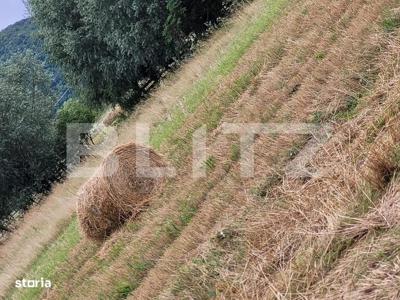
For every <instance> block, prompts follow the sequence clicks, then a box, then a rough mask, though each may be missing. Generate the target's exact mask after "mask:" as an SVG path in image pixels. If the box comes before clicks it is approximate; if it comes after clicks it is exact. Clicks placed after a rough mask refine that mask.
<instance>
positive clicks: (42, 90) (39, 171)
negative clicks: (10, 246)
mask: <svg viewBox="0 0 400 300" xmlns="http://www.w3.org/2000/svg"><path fill="white" fill-rule="evenodd" d="M0 90H1V91H2V92H1V93H0V220H2V219H3V218H4V217H6V216H7V215H9V214H10V213H11V212H12V211H15V210H19V209H22V208H24V207H26V206H27V205H29V203H31V201H32V199H33V198H32V197H33V195H34V194H35V193H41V192H43V191H45V190H47V189H48V188H49V187H50V184H51V182H52V181H53V180H54V179H55V178H54V177H55V174H56V173H57V172H56V166H57V161H58V157H57V155H56V153H55V143H56V131H55V128H54V123H53V118H52V105H53V103H54V100H55V99H54V97H53V96H52V94H51V79H50V77H49V75H48V74H47V73H46V72H45V71H44V68H43V66H42V65H41V64H40V63H39V62H38V61H37V60H36V58H35V57H34V55H33V54H32V52H27V53H26V54H25V55H24V54H18V55H16V56H14V57H12V58H11V59H10V60H9V61H7V62H6V63H4V64H2V65H0Z"/></svg>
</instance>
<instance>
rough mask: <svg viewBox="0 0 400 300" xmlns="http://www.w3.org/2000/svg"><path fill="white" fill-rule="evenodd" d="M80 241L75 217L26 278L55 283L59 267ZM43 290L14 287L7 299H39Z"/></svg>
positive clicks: (39, 257) (36, 262)
mask: <svg viewBox="0 0 400 300" xmlns="http://www.w3.org/2000/svg"><path fill="white" fill-rule="evenodd" d="M79 241H80V235H79V230H78V222H77V219H76V217H74V218H73V220H72V222H71V223H69V224H68V225H67V227H66V228H65V230H63V231H62V234H61V235H60V236H59V237H58V238H57V239H56V240H55V241H54V242H53V243H52V244H51V245H50V246H49V247H48V248H46V249H45V250H44V251H43V252H42V253H41V254H40V255H39V256H38V257H37V258H36V260H35V261H34V262H33V264H32V265H31V267H30V268H29V270H30V271H29V272H28V273H27V274H25V275H24V278H25V279H28V280H33V279H37V280H40V279H41V278H43V279H45V280H51V281H52V282H53V283H54V282H55V281H56V280H55V277H56V276H57V274H56V270H57V267H58V266H60V265H61V264H62V263H64V262H66V261H67V259H68V255H69V253H70V251H71V250H72V249H73V248H74V247H75V246H76V245H77V244H78V243H79ZM42 292H43V289H42V288H23V289H17V288H13V289H12V290H10V293H9V296H8V297H7V299H18V300H19V299H24V300H25V299H26V300H28V299H29V300H30V299H37V298H40V296H41V294H42Z"/></svg>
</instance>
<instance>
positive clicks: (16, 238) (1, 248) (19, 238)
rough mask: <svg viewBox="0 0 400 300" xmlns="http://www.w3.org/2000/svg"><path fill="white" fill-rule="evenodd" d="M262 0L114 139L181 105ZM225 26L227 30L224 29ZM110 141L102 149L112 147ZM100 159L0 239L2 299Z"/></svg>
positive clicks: (59, 225) (129, 136) (63, 218)
mask: <svg viewBox="0 0 400 300" xmlns="http://www.w3.org/2000/svg"><path fill="white" fill-rule="evenodd" d="M260 3H262V1H255V2H254V3H253V4H251V5H249V6H248V7H246V8H245V9H244V10H243V11H242V12H241V13H240V15H238V16H236V17H235V18H234V19H233V20H232V21H231V22H230V24H229V26H227V27H226V28H222V29H221V30H219V31H217V32H215V33H214V34H213V37H212V38H210V39H209V40H208V41H207V42H206V43H204V45H202V47H200V49H199V51H198V54H197V55H196V56H195V57H194V58H193V59H191V60H189V61H187V62H186V63H185V64H184V65H183V66H182V67H181V69H180V70H179V71H178V72H176V73H175V74H171V75H170V76H169V77H168V78H167V79H165V80H164V82H163V83H162V84H161V86H160V87H159V88H158V89H157V90H156V91H155V92H154V93H153V95H152V96H151V97H150V98H149V99H148V100H147V101H146V102H144V103H143V104H140V105H139V106H138V107H137V109H136V111H135V112H134V113H133V115H132V116H131V118H130V119H129V120H128V121H127V122H126V123H125V124H124V125H123V126H121V128H119V130H118V141H117V144H123V143H127V142H128V141H132V140H134V138H135V137H134V134H135V127H136V124H137V123H147V124H150V125H154V124H156V123H157V122H159V121H161V120H165V119H166V118H168V116H169V111H171V107H174V106H175V105H179V102H180V101H181V99H182V96H183V94H184V93H185V91H186V90H187V88H188V87H190V86H191V85H192V84H193V83H194V82H195V81H196V80H198V79H199V78H201V77H202V76H203V75H204V74H205V73H206V72H207V71H209V70H210V68H211V67H212V66H213V64H212V63H210V62H215V61H217V60H218V57H220V56H221V54H223V52H224V51H226V49H227V48H228V46H229V45H230V42H231V40H232V37H233V36H234V35H235V34H236V33H237V32H238V31H240V30H241V29H242V25H243V24H244V23H245V22H248V20H249V19H251V18H252V16H253V15H254V12H255V11H257V9H258V8H259V5H260ZM228 29H229V30H228ZM111 146H112V145H110V146H109V147H106V148H104V149H103V151H104V152H107V151H109V150H111V148H112V147H111ZM100 162H101V159H100V158H92V159H91V160H90V161H88V162H87V163H85V164H84V165H82V166H80V167H78V168H77V169H76V170H75V171H74V172H73V173H72V174H71V176H70V177H69V178H68V179H67V180H66V181H65V182H64V183H62V184H57V185H55V186H54V188H53V191H52V192H51V194H50V195H49V196H47V197H46V198H45V199H44V200H43V201H42V203H41V205H40V206H37V207H35V208H33V209H32V210H31V211H30V212H28V213H27V214H26V215H25V216H24V218H23V220H22V221H21V223H20V224H19V225H18V228H17V229H16V230H15V231H14V232H13V233H12V234H11V235H10V236H9V237H8V239H6V240H5V241H4V242H2V243H1V244H0V298H1V297H4V294H5V292H6V290H7V289H8V288H9V287H10V286H12V285H13V283H14V281H15V280H16V279H17V278H18V277H19V276H21V275H22V274H23V273H24V271H25V270H26V269H27V268H28V267H29V265H30V264H32V262H33V261H34V260H35V258H36V257H37V256H38V255H39V254H40V252H41V251H42V250H43V249H44V247H46V245H48V244H49V243H51V241H52V240H54V239H55V238H56V237H57V236H58V235H59V233H60V231H62V229H63V226H64V225H65V224H67V223H68V222H69V220H70V218H71V217H72V215H73V213H74V211H75V205H76V194H77V191H78V190H79V188H80V187H81V186H82V184H84V183H85V181H86V180H87V166H88V165H90V167H91V168H93V169H92V170H94V169H95V168H96V167H97V166H98V165H99V164H100Z"/></svg>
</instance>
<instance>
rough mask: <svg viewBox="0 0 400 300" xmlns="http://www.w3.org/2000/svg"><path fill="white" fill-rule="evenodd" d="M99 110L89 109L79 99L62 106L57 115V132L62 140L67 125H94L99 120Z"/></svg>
mask: <svg viewBox="0 0 400 300" xmlns="http://www.w3.org/2000/svg"><path fill="white" fill-rule="evenodd" d="M100 113H101V110H100V109H98V108H94V107H90V106H89V105H87V104H85V103H84V102H82V101H80V100H79V99H72V100H70V101H68V102H67V103H65V104H64V106H63V107H62V108H61V109H60V110H59V111H58V115H57V124H56V128H57V132H58V135H59V137H62V138H64V137H65V134H66V130H67V125H68V124H72V123H88V124H90V123H94V122H96V120H97V119H98V118H99V116H100Z"/></svg>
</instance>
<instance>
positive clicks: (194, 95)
mask: <svg viewBox="0 0 400 300" xmlns="http://www.w3.org/2000/svg"><path fill="white" fill-rule="evenodd" d="M288 2H289V0H266V1H265V9H264V11H263V12H262V13H261V14H260V15H259V16H257V17H256V18H255V20H254V21H252V23H251V24H249V25H248V26H246V27H245V28H244V29H243V31H241V32H240V33H239V34H238V35H237V36H236V37H235V39H234V40H233V42H232V44H231V46H230V49H229V50H228V52H227V53H226V54H225V55H223V56H222V57H221V59H220V60H219V61H218V62H217V64H216V66H215V67H214V68H212V69H211V70H210V71H209V72H208V74H207V75H206V76H205V77H204V78H203V79H201V80H200V81H198V82H197V83H196V84H195V85H194V86H193V88H191V89H190V90H189V91H187V93H186V94H185V95H184V97H183V100H184V101H183V102H184V105H185V106H186V109H185V110H186V111H187V112H189V113H193V112H194V111H195V110H196V109H197V107H198V106H199V105H200V104H201V103H202V102H203V101H204V100H205V99H206V98H207V97H208V95H210V94H211V92H212V91H213V90H214V89H216V88H217V87H218V84H219V83H220V82H221V81H222V80H223V78H224V77H226V76H228V75H229V74H230V73H231V72H232V71H233V70H234V69H235V67H236V66H237V64H238V62H239V60H240V59H241V58H242V57H243V55H244V54H245V53H246V52H247V50H248V49H249V48H250V47H251V46H252V45H253V44H254V42H255V41H256V40H257V39H258V38H259V36H260V35H261V34H262V33H263V32H265V31H266V30H267V29H268V28H269V27H270V26H271V25H272V23H273V21H274V20H275V19H276V18H277V17H279V16H280V14H281V12H282V10H283V8H284V7H285V6H286V5H287V4H288ZM185 114H186V113H185V112H184V111H183V110H182V109H181V108H176V109H175V110H174V111H173V113H172V118H171V119H170V120H168V121H165V122H161V123H160V124H158V126H157V127H156V128H155V130H154V131H153V132H152V135H151V139H150V144H151V145H152V146H153V147H154V148H156V149H159V148H160V147H161V145H162V144H163V143H164V142H165V141H166V140H168V139H169V138H170V137H171V136H172V135H173V134H174V133H175V132H176V131H177V130H178V129H179V128H180V127H181V126H182V125H183V123H184V121H185V119H186V117H185Z"/></svg>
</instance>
